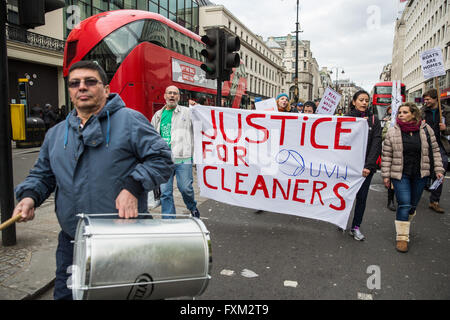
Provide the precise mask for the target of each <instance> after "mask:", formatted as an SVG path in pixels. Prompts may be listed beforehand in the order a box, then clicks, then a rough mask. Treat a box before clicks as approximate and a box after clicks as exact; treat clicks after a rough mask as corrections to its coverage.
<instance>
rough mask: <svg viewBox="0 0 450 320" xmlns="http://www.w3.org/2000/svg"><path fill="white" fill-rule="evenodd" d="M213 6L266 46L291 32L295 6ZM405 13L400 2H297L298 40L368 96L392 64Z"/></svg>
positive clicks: (266, 2)
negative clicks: (396, 32) (396, 30)
mask: <svg viewBox="0 0 450 320" xmlns="http://www.w3.org/2000/svg"><path fill="white" fill-rule="evenodd" d="M212 2H214V3H215V4H218V5H224V6H225V7H226V8H227V9H228V10H229V11H230V12H231V13H232V14H233V15H234V16H235V17H236V18H238V19H239V20H240V21H241V22H242V23H243V24H244V25H246V26H247V27H248V28H249V29H250V30H251V31H252V32H253V33H255V34H258V35H261V36H263V38H264V39H265V40H266V39H267V37H269V36H286V35H287V34H288V33H290V32H293V31H295V22H296V7H297V1H296V0H259V1H256V0H247V1H242V0H212ZM403 7H404V4H403V5H400V4H399V0H300V10H299V21H300V29H301V30H303V33H301V34H300V39H305V40H310V41H311V50H312V52H313V56H314V57H315V58H316V60H317V62H318V64H319V67H320V68H322V67H325V66H327V67H336V66H337V67H339V68H343V69H344V70H345V74H344V75H342V74H341V73H339V79H351V80H352V81H354V82H355V83H356V84H357V85H359V86H361V87H363V88H364V89H366V90H368V91H370V90H371V89H372V86H373V85H374V84H375V83H376V82H378V81H379V80H378V79H379V76H380V73H381V71H382V69H383V66H384V65H385V64H387V63H390V62H391V59H392V45H393V39H394V26H395V20H396V18H397V16H398V11H399V10H400V9H401V8H403ZM333 72H334V71H333ZM332 78H333V80H335V77H334V75H333V77H332Z"/></svg>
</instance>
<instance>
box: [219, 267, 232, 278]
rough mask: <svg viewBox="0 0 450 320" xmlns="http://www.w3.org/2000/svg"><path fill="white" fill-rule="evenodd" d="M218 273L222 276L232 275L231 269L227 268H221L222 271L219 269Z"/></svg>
mask: <svg viewBox="0 0 450 320" xmlns="http://www.w3.org/2000/svg"><path fill="white" fill-rule="evenodd" d="M220 274H221V275H223V276H229V277H231V276H234V271H233V270H227V269H223V270H222V271H220Z"/></svg>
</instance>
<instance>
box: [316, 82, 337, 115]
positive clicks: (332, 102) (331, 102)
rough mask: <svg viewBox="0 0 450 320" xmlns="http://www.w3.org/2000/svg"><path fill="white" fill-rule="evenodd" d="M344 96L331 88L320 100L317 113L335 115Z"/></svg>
mask: <svg viewBox="0 0 450 320" xmlns="http://www.w3.org/2000/svg"><path fill="white" fill-rule="evenodd" d="M341 98H342V96H341V95H340V94H339V93H337V92H336V91H334V90H333V89H331V88H329V87H328V88H327V89H326V90H325V93H324V94H323V97H322V99H321V100H320V103H319V106H318V107H317V110H316V113H319V114H334V110H336V107H337V106H338V105H339V101H341Z"/></svg>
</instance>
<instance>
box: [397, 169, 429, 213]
mask: <svg viewBox="0 0 450 320" xmlns="http://www.w3.org/2000/svg"><path fill="white" fill-rule="evenodd" d="M427 179H428V177H425V178H420V177H409V176H405V175H403V177H402V179H401V180H397V179H392V184H393V185H394V191H395V196H396V197H397V203H398V208H397V220H399V221H408V218H409V215H410V214H413V213H414V211H415V210H416V207H417V204H418V203H419V201H420V197H421V196H422V192H423V189H424V188H425V185H426V183H427Z"/></svg>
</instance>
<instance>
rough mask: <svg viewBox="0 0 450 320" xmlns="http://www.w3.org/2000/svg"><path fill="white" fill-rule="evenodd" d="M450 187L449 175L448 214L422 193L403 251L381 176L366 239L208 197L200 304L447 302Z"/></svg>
mask: <svg viewBox="0 0 450 320" xmlns="http://www.w3.org/2000/svg"><path fill="white" fill-rule="evenodd" d="M449 190H450V179H448V178H447V179H446V183H445V185H444V192H443V196H442V200H441V205H442V206H443V207H445V208H446V209H447V213H446V214H444V215H440V214H437V213H434V212H433V211H431V210H430V209H428V208H427V206H428V196H429V194H428V192H424V195H423V197H422V200H421V202H420V205H419V208H418V210H417V212H418V214H417V217H416V219H415V221H414V222H413V224H412V228H411V230H412V232H411V242H410V251H409V252H408V253H406V254H402V253H399V252H397V251H396V250H395V247H394V245H395V229H394V220H395V214H394V213H393V212H392V211H389V210H388V209H387V208H386V207H385V206H386V201H387V193H386V190H385V189H384V187H383V186H382V180H381V176H380V175H379V174H377V175H376V176H375V177H374V179H373V182H372V185H371V190H370V192H369V196H368V203H367V209H366V213H365V216H364V220H363V224H362V226H361V230H362V232H363V233H364V234H365V236H366V240H365V241H363V242H358V241H356V240H354V239H353V238H352V237H350V236H349V235H348V234H346V233H342V232H339V231H338V230H337V228H336V226H334V225H332V224H330V223H326V222H321V221H317V220H311V219H305V218H300V217H296V216H292V215H283V214H277V213H270V212H263V213H262V214H255V211H254V210H249V209H246V208H240V207H233V206H229V205H225V204H222V203H219V202H216V201H213V200H208V201H206V202H204V203H203V205H202V206H201V208H200V210H201V212H202V213H204V214H203V216H206V217H207V218H208V219H207V220H204V222H205V224H206V226H207V228H208V230H209V231H210V232H211V240H212V251H213V270H212V280H211V282H210V285H209V287H208V289H207V290H206V292H205V293H204V294H203V295H202V296H201V297H200V298H199V299H200V300H201V299H286V300H290V299H374V300H375V299H376V300H380V299H449V298H450V281H449V271H450V269H449V265H450V250H449V247H450V229H449V226H450V214H449V212H450V197H449ZM224 270H227V271H226V272H224ZM244 270H250V271H251V272H253V273H254V274H256V275H257V276H255V277H252V278H249V277H248V276H245V275H247V274H249V273H250V274H251V272H245V271H244ZM231 271H234V273H233V275H223V274H221V273H225V274H230V273H231ZM243 271H244V276H243V275H242V273H243ZM285 281H290V282H287V283H286V282H285ZM295 283H296V284H297V285H296V286H295ZM288 285H293V286H288Z"/></svg>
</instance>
